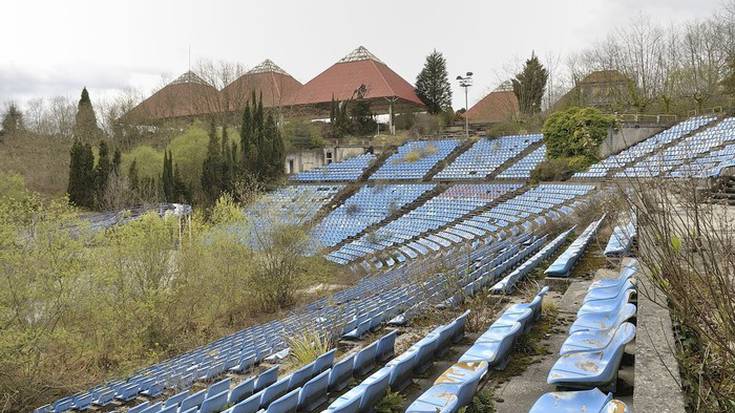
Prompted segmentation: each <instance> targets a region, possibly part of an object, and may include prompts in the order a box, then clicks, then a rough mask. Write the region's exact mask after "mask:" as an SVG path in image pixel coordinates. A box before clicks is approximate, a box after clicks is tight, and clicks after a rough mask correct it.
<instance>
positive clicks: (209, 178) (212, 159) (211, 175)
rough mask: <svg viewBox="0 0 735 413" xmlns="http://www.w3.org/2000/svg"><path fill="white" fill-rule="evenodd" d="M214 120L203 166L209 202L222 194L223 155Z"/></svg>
mask: <svg viewBox="0 0 735 413" xmlns="http://www.w3.org/2000/svg"><path fill="white" fill-rule="evenodd" d="M220 150H221V147H220V143H219V139H218V137H217V127H216V125H215V123H214V119H212V120H211V123H210V129H209V145H208V146H207V157H206V158H205V159H204V163H203V164H202V176H201V183H202V189H203V190H204V193H205V195H206V196H207V199H208V201H209V202H214V201H215V200H216V199H217V197H218V196H219V194H220V193H221V192H222V154H221V151H220Z"/></svg>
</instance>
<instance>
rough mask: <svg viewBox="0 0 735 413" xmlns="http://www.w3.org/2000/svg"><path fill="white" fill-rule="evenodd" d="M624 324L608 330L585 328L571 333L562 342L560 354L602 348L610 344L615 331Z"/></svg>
mask: <svg viewBox="0 0 735 413" xmlns="http://www.w3.org/2000/svg"><path fill="white" fill-rule="evenodd" d="M623 321H624V320H623ZM624 324H625V323H621V324H620V325H615V326H613V327H612V328H609V329H607V330H584V331H578V332H576V333H573V334H570V335H569V337H567V339H566V340H565V341H564V344H562V346H561V349H560V350H559V354H561V355H564V354H570V353H577V352H580V351H599V350H602V349H604V348H605V347H607V345H608V344H610V342H611V341H612V339H613V337H615V332H616V331H617V330H618V328H621V326H622V325H624Z"/></svg>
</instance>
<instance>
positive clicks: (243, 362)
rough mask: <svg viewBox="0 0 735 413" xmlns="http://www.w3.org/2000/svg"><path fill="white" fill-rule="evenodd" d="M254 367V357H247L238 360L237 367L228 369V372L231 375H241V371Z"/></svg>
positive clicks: (252, 355)
mask: <svg viewBox="0 0 735 413" xmlns="http://www.w3.org/2000/svg"><path fill="white" fill-rule="evenodd" d="M254 365H255V355H254V354H251V355H247V356H243V357H241V358H240V361H239V362H238V364H237V365H235V366H232V367H230V368H229V369H228V370H229V371H231V372H233V373H242V372H243V371H245V370H247V369H249V368H250V367H253V366H254Z"/></svg>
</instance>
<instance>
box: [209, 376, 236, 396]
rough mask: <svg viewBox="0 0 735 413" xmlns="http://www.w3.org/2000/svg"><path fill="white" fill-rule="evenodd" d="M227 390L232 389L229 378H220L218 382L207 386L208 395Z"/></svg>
mask: <svg viewBox="0 0 735 413" xmlns="http://www.w3.org/2000/svg"><path fill="white" fill-rule="evenodd" d="M225 390H230V379H229V378H226V379H224V380H220V381H218V382H217V383H214V384H212V385H210V386H209V388H207V397H210V396H213V395H215V394H220V393H222V392H223V391H225Z"/></svg>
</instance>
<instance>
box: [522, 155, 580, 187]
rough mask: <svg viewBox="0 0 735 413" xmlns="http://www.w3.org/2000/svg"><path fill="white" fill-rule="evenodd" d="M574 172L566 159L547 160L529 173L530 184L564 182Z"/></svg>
mask: <svg viewBox="0 0 735 413" xmlns="http://www.w3.org/2000/svg"><path fill="white" fill-rule="evenodd" d="M573 173H574V172H573V171H572V170H571V168H570V167H569V159H568V158H559V159H547V160H545V161H543V162H541V163H540V164H538V166H537V167H536V169H534V170H533V171H531V181H532V182H546V181H566V180H567V179H569V178H571V176H572V174H573Z"/></svg>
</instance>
